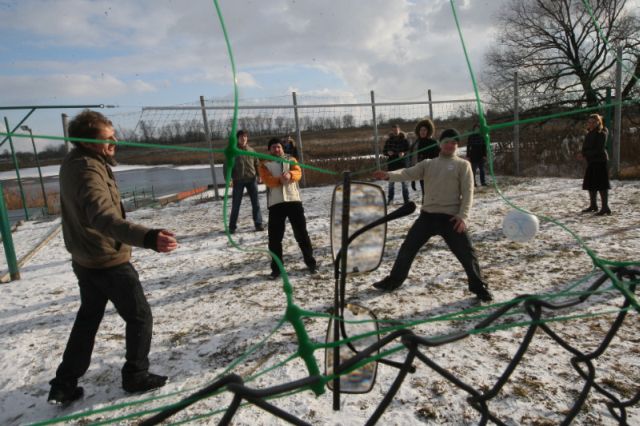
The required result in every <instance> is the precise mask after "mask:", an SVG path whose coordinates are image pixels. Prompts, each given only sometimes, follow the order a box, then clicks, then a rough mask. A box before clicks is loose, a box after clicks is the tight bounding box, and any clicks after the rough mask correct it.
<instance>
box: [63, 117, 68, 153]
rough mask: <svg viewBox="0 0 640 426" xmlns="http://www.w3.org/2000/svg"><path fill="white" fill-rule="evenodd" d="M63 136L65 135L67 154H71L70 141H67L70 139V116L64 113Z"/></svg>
mask: <svg viewBox="0 0 640 426" xmlns="http://www.w3.org/2000/svg"><path fill="white" fill-rule="evenodd" d="M62 134H63V135H64V138H65V139H64V150H65V152H67V153H68V152H69V140H68V139H67V138H68V137H69V116H67V114H65V113H64V112H63V113H62Z"/></svg>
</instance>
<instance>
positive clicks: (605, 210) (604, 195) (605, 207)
mask: <svg viewBox="0 0 640 426" xmlns="http://www.w3.org/2000/svg"><path fill="white" fill-rule="evenodd" d="M600 200H601V201H602V208H601V209H600V211H599V212H598V213H596V216H604V215H605V214H606V215H610V214H611V209H610V208H609V191H607V190H606V189H605V190H604V191H600Z"/></svg>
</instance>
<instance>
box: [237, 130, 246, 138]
mask: <svg viewBox="0 0 640 426" xmlns="http://www.w3.org/2000/svg"><path fill="white" fill-rule="evenodd" d="M248 134H249V132H247V131H246V130H244V129H241V130H238V131H237V132H236V138H239V137H240V136H242V135H248Z"/></svg>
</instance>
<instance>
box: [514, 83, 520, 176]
mask: <svg viewBox="0 0 640 426" xmlns="http://www.w3.org/2000/svg"><path fill="white" fill-rule="evenodd" d="M519 104H520V99H519V94H518V71H516V72H515V73H513V122H514V123H515V124H514V126H513V162H514V163H515V175H516V176H520V124H519V123H518V120H520V105H519Z"/></svg>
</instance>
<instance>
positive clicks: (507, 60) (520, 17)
mask: <svg viewBox="0 0 640 426" xmlns="http://www.w3.org/2000/svg"><path fill="white" fill-rule="evenodd" d="M586 2H587V3H588V5H589V6H590V7H589V8H590V9H591V11H592V12H593V17H594V18H595V21H596V22H597V26H596V24H595V23H594V22H593V21H594V20H593V19H592V18H591V14H590V13H589V8H587V7H585V5H584V3H583V2H582V1H581V0H509V1H508V2H507V5H506V7H504V8H503V9H502V12H501V13H500V14H499V15H498V25H499V28H500V30H499V37H498V42H497V43H496V45H495V46H494V47H493V48H492V49H491V50H490V51H489V53H488V54H487V58H486V59H487V74H486V77H487V78H486V79H485V84H486V85H487V86H488V89H489V91H490V93H492V95H493V96H494V97H495V98H497V99H498V100H500V99H501V98H502V99H504V95H505V93H504V91H505V90H506V91H508V92H509V93H511V91H512V87H513V78H514V73H515V72H516V71H517V72H518V82H519V85H518V87H519V90H520V92H521V93H522V94H523V95H524V96H527V95H532V96H533V95H536V96H540V97H542V98H544V101H543V102H542V104H546V105H549V104H555V105H563V104H565V105H571V106H582V105H585V104H586V105H587V106H594V105H597V104H598V103H599V102H601V101H602V99H603V98H604V96H605V90H604V89H605V88H606V87H612V86H613V81H614V72H615V64H616V52H615V49H616V47H618V46H620V47H622V48H623V52H624V57H623V61H624V63H625V69H626V70H629V71H631V70H632V72H627V73H624V74H626V76H625V82H624V83H623V84H624V90H623V99H628V98H630V97H631V95H632V92H633V91H634V90H637V88H638V86H640V84H638V75H639V74H640V23H639V22H640V21H639V20H638V17H637V16H634V15H633V14H632V13H631V12H629V10H628V9H629V8H628V7H627V0H586ZM598 27H600V30H601V32H600V31H598ZM603 36H604V38H603ZM501 91H503V93H501ZM536 104H538V105H539V104H540V103H539V102H536Z"/></svg>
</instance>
